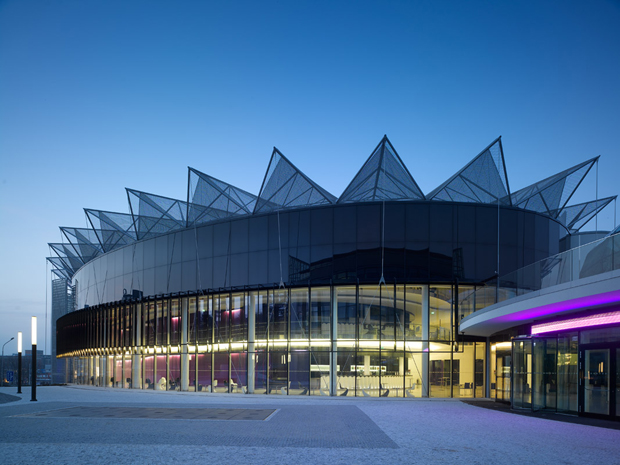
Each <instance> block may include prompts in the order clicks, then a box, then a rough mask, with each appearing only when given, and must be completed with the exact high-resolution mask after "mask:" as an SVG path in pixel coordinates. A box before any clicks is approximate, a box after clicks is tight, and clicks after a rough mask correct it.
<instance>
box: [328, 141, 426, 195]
mask: <svg viewBox="0 0 620 465" xmlns="http://www.w3.org/2000/svg"><path fill="white" fill-rule="evenodd" d="M423 199H424V194H423V193H422V191H421V190H420V187H419V186H418V184H417V183H416V182H415V180H414V179H413V176H411V173H409V170H407V167H406V166H405V164H404V163H403V161H402V160H401V159H400V157H399V156H398V153H396V150H395V149H394V147H393V146H392V144H391V143H390V141H389V139H388V138H387V136H383V139H381V142H379V145H377V147H376V148H375V150H374V151H373V152H372V154H371V155H370V157H368V159H367V160H366V162H365V163H364V165H363V166H362V168H361V169H360V170H359V171H358V173H357V174H356V175H355V177H354V178H353V180H352V181H351V182H350V183H349V185H348V186H347V188H346V189H345V190H344V192H343V193H342V195H341V196H340V198H339V199H338V203H350V202H373V201H379V200H423Z"/></svg>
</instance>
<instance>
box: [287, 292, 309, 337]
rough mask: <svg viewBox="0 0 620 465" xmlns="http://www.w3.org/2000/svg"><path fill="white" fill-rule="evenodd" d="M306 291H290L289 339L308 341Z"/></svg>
mask: <svg viewBox="0 0 620 465" xmlns="http://www.w3.org/2000/svg"><path fill="white" fill-rule="evenodd" d="M308 317H309V313H308V289H306V288H301V289H291V339H308V338H309V334H308Z"/></svg>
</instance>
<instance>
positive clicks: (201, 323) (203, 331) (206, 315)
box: [196, 297, 213, 386]
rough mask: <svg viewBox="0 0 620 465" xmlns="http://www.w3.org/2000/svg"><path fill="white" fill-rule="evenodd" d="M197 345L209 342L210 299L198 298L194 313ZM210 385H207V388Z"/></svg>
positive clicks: (210, 321) (211, 309)
mask: <svg viewBox="0 0 620 465" xmlns="http://www.w3.org/2000/svg"><path fill="white" fill-rule="evenodd" d="M196 320H197V333H198V343H199V344H208V343H210V342H211V335H212V334H211V333H212V331H213V300H212V298H211V297H199V298H198V309H197V313H196ZM210 385H211V383H209V386H210Z"/></svg>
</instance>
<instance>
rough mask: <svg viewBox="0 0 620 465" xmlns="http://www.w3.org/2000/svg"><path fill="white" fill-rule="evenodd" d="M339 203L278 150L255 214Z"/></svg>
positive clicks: (273, 154)
mask: <svg viewBox="0 0 620 465" xmlns="http://www.w3.org/2000/svg"><path fill="white" fill-rule="evenodd" d="M335 202H336V197H334V196H333V195H331V194H330V193H329V192H327V191H326V190H325V189H323V188H322V187H321V186H319V185H318V184H316V183H315V182H314V181H312V180H311V179H310V178H308V177H307V176H306V175H305V174H304V173H302V172H301V171H300V170H299V169H298V168H297V167H296V166H295V165H293V164H292V163H291V162H290V161H289V160H288V159H287V158H286V157H285V156H284V155H282V154H281V153H280V152H279V151H278V149H276V148H274V149H273V153H272V155H271V160H270V161H269V167H268V168H267V173H266V175H265V179H264V180H263V185H262V187H261V190H260V193H259V195H258V199H257V201H256V207H255V209H254V212H255V213H258V212H268V211H274V210H280V209H285V208H296V207H306V206H313V205H328V204H332V203H335Z"/></svg>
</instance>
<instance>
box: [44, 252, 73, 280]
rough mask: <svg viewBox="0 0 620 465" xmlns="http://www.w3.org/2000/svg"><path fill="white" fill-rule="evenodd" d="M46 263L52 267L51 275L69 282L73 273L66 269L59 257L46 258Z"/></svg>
mask: <svg viewBox="0 0 620 465" xmlns="http://www.w3.org/2000/svg"><path fill="white" fill-rule="evenodd" d="M47 261H48V262H50V263H51V264H52V265H53V266H54V268H52V273H54V274H55V275H56V276H58V277H59V278H63V279H67V280H71V277H72V276H73V273H74V271H73V270H72V269H71V268H67V267H66V266H65V264H64V263H63V262H62V260H61V259H60V258H59V257H47Z"/></svg>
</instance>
